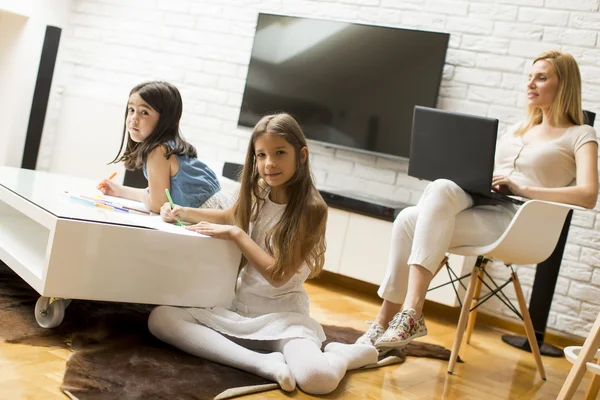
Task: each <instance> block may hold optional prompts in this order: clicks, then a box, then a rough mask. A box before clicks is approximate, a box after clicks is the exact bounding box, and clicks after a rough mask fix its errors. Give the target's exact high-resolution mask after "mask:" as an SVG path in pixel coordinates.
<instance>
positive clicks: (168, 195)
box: [165, 189, 183, 226]
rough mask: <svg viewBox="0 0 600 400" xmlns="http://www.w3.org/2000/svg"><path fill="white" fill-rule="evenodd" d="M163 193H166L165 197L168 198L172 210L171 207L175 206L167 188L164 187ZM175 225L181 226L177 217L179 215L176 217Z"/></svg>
mask: <svg viewBox="0 0 600 400" xmlns="http://www.w3.org/2000/svg"><path fill="white" fill-rule="evenodd" d="M165 193H166V194H167V199H169V204H170V205H171V210H172V209H173V208H175V204H173V199H172V198H171V193H169V189H165ZM177 225H179V226H183V225H181V220H180V219H179V217H177Z"/></svg>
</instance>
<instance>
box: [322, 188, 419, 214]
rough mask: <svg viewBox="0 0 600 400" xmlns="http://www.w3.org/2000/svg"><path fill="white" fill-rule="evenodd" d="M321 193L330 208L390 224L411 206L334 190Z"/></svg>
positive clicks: (325, 190) (323, 190)
mask: <svg viewBox="0 0 600 400" xmlns="http://www.w3.org/2000/svg"><path fill="white" fill-rule="evenodd" d="M319 193H321V196H323V200H325V202H326V203H327V205H328V206H330V207H333V208H339V209H342V210H345V211H350V212H354V213H358V214H362V215H366V216H368V217H373V218H378V219H382V220H384V221H389V222H393V221H394V219H395V218H396V216H397V215H398V213H399V212H400V211H402V210H403V209H404V208H406V207H410V204H405V203H393V204H392V203H390V202H386V201H381V200H378V199H369V198H366V197H363V196H360V198H359V197H358V196H357V195H353V194H347V193H338V192H336V191H335V190H334V189H319Z"/></svg>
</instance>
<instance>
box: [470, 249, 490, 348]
mask: <svg viewBox="0 0 600 400" xmlns="http://www.w3.org/2000/svg"><path fill="white" fill-rule="evenodd" d="M486 265H487V260H486V261H484V263H483V265H482V266H481V269H480V270H479V274H478V279H477V281H476V282H475V291H474V292H473V300H472V301H471V308H470V309H472V308H473V307H475V306H477V304H478V303H479V296H480V295H481V285H482V279H483V277H484V276H485V274H484V272H483V271H484V269H485V267H486ZM476 318H477V310H473V311H471V312H470V313H469V322H468V323H467V332H466V333H465V343H471V334H473V328H474V327H475V319H476Z"/></svg>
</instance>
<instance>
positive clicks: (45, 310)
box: [35, 296, 66, 328]
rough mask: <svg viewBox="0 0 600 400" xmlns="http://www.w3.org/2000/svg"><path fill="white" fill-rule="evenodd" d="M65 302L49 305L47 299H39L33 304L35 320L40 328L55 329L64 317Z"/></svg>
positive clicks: (60, 301)
mask: <svg viewBox="0 0 600 400" xmlns="http://www.w3.org/2000/svg"><path fill="white" fill-rule="evenodd" d="M65 306H66V304H65V300H62V299H61V300H55V301H53V302H52V303H50V298H49V297H43V296H42V297H40V298H39V299H38V301H37V302H36V303H35V320H36V321H37V323H38V325H39V326H41V327H42V328H56V327H57V326H58V325H60V323H61V322H62V321H63V318H64V317H65Z"/></svg>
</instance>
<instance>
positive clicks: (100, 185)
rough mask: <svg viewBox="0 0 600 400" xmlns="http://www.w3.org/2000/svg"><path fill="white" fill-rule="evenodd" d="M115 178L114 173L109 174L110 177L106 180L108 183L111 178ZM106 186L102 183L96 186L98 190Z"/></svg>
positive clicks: (115, 174)
mask: <svg viewBox="0 0 600 400" xmlns="http://www.w3.org/2000/svg"><path fill="white" fill-rule="evenodd" d="M115 176H117V173H116V172H113V173H112V174H110V176H109V177H108V180H109V181H110V180H111V179H112V178H114V177H115ZM105 186H106V185H105V184H104V183H101V184H99V185H98V189H101V188H103V187H105Z"/></svg>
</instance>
